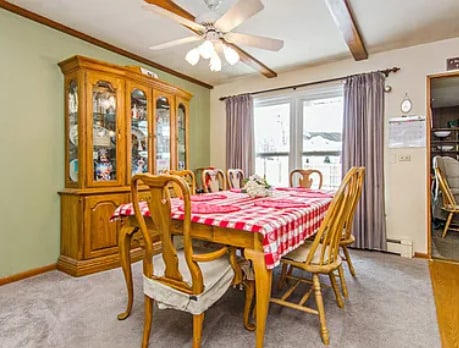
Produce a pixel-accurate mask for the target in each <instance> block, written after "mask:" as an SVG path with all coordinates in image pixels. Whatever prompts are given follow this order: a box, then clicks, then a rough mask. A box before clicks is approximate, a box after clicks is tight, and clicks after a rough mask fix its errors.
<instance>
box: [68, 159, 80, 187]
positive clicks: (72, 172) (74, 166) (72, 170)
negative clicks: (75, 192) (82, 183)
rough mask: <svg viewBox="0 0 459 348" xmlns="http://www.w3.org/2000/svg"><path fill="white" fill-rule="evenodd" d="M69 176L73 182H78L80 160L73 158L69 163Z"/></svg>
mask: <svg viewBox="0 0 459 348" xmlns="http://www.w3.org/2000/svg"><path fill="white" fill-rule="evenodd" d="M69 177H70V180H72V181H73V182H78V160H77V159H73V160H71V161H70V163H69Z"/></svg>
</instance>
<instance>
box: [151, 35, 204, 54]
mask: <svg viewBox="0 0 459 348" xmlns="http://www.w3.org/2000/svg"><path fill="white" fill-rule="evenodd" d="M199 40H201V38H200V37H199V36H188V37H184V38H182V39H177V40H172V41H169V42H164V43H162V44H159V45H154V46H151V47H149V49H150V50H154V51H156V50H162V49H165V48H169V47H174V46H178V45H183V44H186V43H189V42H195V41H199Z"/></svg>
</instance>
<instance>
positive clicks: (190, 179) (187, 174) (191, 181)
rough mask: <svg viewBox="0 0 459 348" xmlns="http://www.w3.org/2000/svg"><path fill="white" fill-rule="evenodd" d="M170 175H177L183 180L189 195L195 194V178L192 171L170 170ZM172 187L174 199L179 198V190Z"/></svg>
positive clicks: (176, 187)
mask: <svg viewBox="0 0 459 348" xmlns="http://www.w3.org/2000/svg"><path fill="white" fill-rule="evenodd" d="M169 174H170V175H177V176H180V177H182V178H183V179H185V182H186V183H187V184H188V187H189V188H190V193H191V194H192V195H194V194H196V180H195V176H194V173H193V171H192V170H188V169H182V170H170V171H169ZM173 186H174V192H175V196H176V197H180V196H179V194H180V193H181V190H180V188H179V187H178V186H175V185H173Z"/></svg>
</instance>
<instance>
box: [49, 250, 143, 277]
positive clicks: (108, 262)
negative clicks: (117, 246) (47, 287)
mask: <svg viewBox="0 0 459 348" xmlns="http://www.w3.org/2000/svg"><path fill="white" fill-rule="evenodd" d="M142 257H143V250H142V249H140V248H137V249H133V250H131V260H132V261H133V262H135V261H139V260H140V259H142ZM116 267H120V258H119V255H118V254H112V255H108V256H104V257H97V258H94V259H86V260H75V259H72V258H71V257H67V256H64V255H61V256H59V259H58V261H57V269H58V270H60V271H62V272H65V273H67V274H70V275H72V276H74V277H80V276H84V275H88V274H92V273H96V272H100V271H106V270H109V269H112V268H116Z"/></svg>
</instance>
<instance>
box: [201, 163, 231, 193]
mask: <svg viewBox="0 0 459 348" xmlns="http://www.w3.org/2000/svg"><path fill="white" fill-rule="evenodd" d="M202 183H203V188H204V192H205V193H209V192H219V191H225V190H226V175H225V173H224V172H223V170H221V169H218V168H214V169H204V170H203V171H202Z"/></svg>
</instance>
